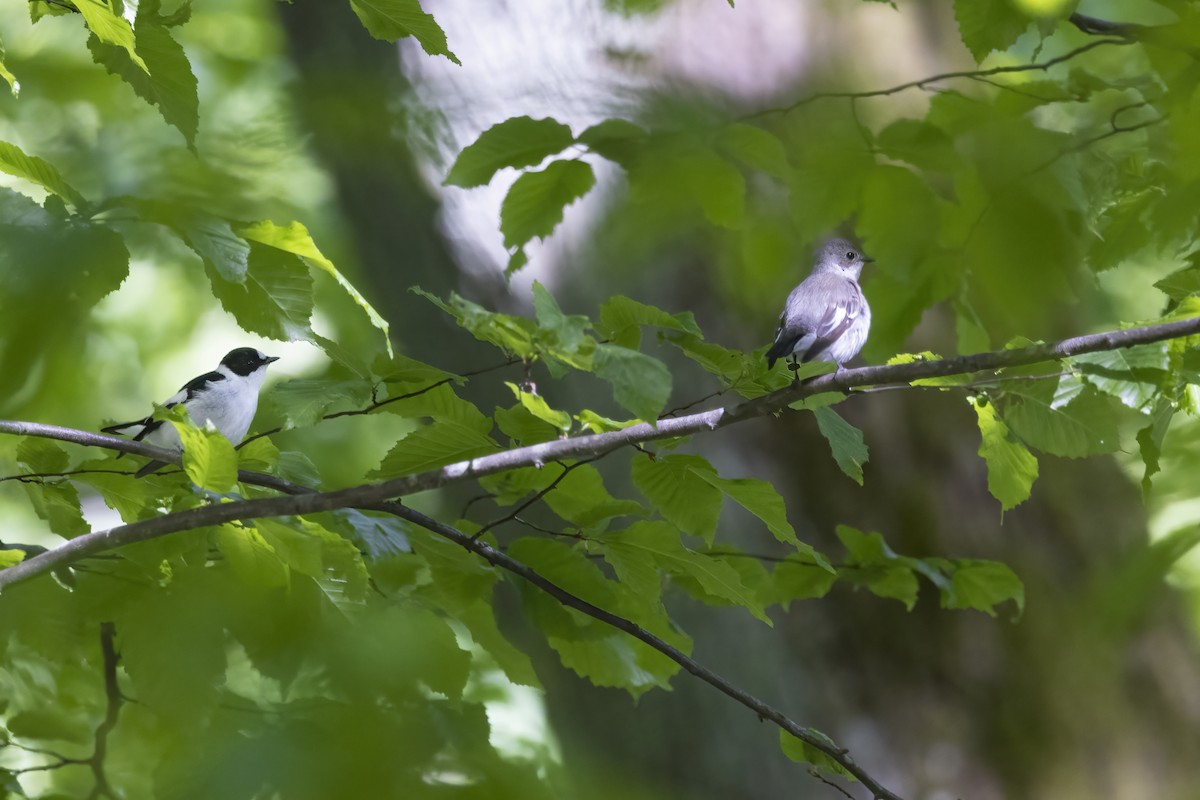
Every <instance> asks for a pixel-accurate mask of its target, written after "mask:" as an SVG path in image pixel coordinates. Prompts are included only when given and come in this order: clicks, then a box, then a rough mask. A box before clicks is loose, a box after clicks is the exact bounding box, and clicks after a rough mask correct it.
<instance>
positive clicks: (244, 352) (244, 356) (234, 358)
mask: <svg viewBox="0 0 1200 800" xmlns="http://www.w3.org/2000/svg"><path fill="white" fill-rule="evenodd" d="M278 360H279V357H278V356H267V355H263V354H262V352H261V351H259V350H255V349H254V348H253V347H239V348H237V349H236V350H230V351H229V352H228V353H226V354H225V357H224V358H222V359H221V366H222V367H225V369H227V370H229V371H230V372H232V373H233V374H234V375H242V376H245V375H250V374H252V373H254V372H256V371H258V370H260V369H265V368H266V366H267V365H268V364H270V363H271V362H272V361H278Z"/></svg>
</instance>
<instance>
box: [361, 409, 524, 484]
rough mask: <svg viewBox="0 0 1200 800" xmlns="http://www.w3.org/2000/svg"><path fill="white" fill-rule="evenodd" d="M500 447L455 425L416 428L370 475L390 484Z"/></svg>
mask: <svg viewBox="0 0 1200 800" xmlns="http://www.w3.org/2000/svg"><path fill="white" fill-rule="evenodd" d="M500 449H501V448H500V445H498V444H496V442H495V441H494V440H493V439H492V437H490V436H488V435H487V434H485V433H480V432H479V430H478V429H476V428H470V427H467V426H466V425H460V424H458V423H456V422H434V423H432V424H430V425H425V426H422V427H420V428H417V429H416V430H415V431H413V432H412V433H410V434H408V435H407V436H405V437H404V438H403V439H401V440H400V441H399V442H397V443H396V445H395V446H394V447H393V448H392V449H391V451H389V452H388V454H387V455H386V456H384V458H383V462H382V463H380V465H379V466H378V467H376V468H375V469H373V470H371V471H370V472H369V473H367V477H368V478H369V479H371V480H388V479H390V478H396V477H399V476H401V475H409V474H412V473H414V472H425V471H427V470H431V469H436V468H438V467H443V466H445V465H446V464H453V463H455V462H457V461H465V460H467V459H471V458H476V457H478V456H484V455H488V454H489V453H495V452H497V451H498V450H500Z"/></svg>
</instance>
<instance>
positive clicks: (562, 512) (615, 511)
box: [546, 464, 646, 528]
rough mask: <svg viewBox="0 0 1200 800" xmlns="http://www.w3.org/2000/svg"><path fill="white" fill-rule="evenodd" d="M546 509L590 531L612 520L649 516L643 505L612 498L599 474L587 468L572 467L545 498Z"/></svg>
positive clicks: (580, 466)
mask: <svg viewBox="0 0 1200 800" xmlns="http://www.w3.org/2000/svg"><path fill="white" fill-rule="evenodd" d="M547 477H549V476H547ZM555 477H557V476H555ZM546 483H547V484H548V483H549V481H547V482H546ZM546 505H548V506H550V509H551V510H552V511H553V512H554V513H555V514H557V515H558V516H560V517H562V518H563V519H565V520H566V521H567V522H570V523H571V524H573V525H577V526H579V527H580V528H590V527H592V526H593V525H598V524H599V523H601V522H604V521H605V520H608V519H611V518H613V517H622V516H628V515H631V514H632V515H643V514H645V513H646V508H645V507H644V506H642V504H641V503H638V502H635V501H633V500H618V499H617V498H615V497H613V496H612V495H611V494H609V492H608V489H606V488H605V486H604V480H603V478H601V477H600V472H599V471H598V470H597V469H596V468H595V467H593V466H591V465H588V464H582V465H577V466H574V467H572V469H571V471H570V472H569V473H568V474H567V476H566V477H564V478H563V479H562V480H561V481H559V483H558V486H556V487H555V488H554V490H553V491H551V492H550V493H549V494H547V495H546Z"/></svg>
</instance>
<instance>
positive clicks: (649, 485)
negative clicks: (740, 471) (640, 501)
mask: <svg viewBox="0 0 1200 800" xmlns="http://www.w3.org/2000/svg"><path fill="white" fill-rule="evenodd" d="M701 473H708V474H710V475H712V476H714V477H715V476H716V474H717V473H716V470H714V469H713V468H712V466H711V465H710V464H709V463H708V462H707V461H706V460H704V459H703V458H701V457H700V456H692V455H670V456H658V457H657V458H653V459H652V458H650V457H649V456H647V455H638V456H635V457H634V459H633V464H632V476H633V483H634V485H635V486H637V488H638V491H639V492H641V493H642V494H643V495H644V496H645V498H646V499H647V500H649V501H650V503H651V504H652V505H653V506H654V508H655V510H657V511H658V513H660V514H662V515H663V518H664V519H666V520H667V521H668V522H670V523H671V524H673V525H675V526H676V527H677V528H679V529H680V530H682V531H684V532H685V533H690V534H692V535H693V536H699V537H701V538H702V539H704V540H705V541H706V542H707V543H708V544H709V545H710V546H711V545H712V540H713V537H714V536H715V535H716V532H717V520H718V519H719V518H720V516H721V491H720V490H719V489H717V488H716V487H715V486H713V485H712V484H711V483H710V482H709V481H707V480H705V479H704V478H703V477H701Z"/></svg>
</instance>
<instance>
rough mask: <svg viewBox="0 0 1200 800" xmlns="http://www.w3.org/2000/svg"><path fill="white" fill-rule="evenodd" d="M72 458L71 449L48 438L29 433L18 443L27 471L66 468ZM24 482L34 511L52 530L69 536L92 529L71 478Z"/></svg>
mask: <svg viewBox="0 0 1200 800" xmlns="http://www.w3.org/2000/svg"><path fill="white" fill-rule="evenodd" d="M69 461H70V458H69V457H68V456H67V452H66V451H65V450H63V449H62V448H61V447H59V446H58V445H57V444H55V443H54V442H52V441H50V440H48V439H38V438H34V437H32V436H27V437H24V438H22V439H21V442H20V444H18V445H17V464H18V466H19V467H20V468H21V474H23V475H40V474H45V473H57V472H63V471H65V470H66V468H67V464H68V463H69ZM23 485H24V487H25V492H26V494H28V495H29V502H30V504H31V505H32V506H33V510H34V513H36V514H37V515H38V518H39V519H43V520H45V521H46V522H47V523H48V525H49V528H50V530H51V531H53V532H54V533H57V534H58V535H60V536H62V537H64V538H67V539H70V538H72V537H75V536H80V535H82V534H85V533H90V532H91V530H92V528H91V526H90V525H88V523H87V521H86V520H84V518H83V511H82V510H81V509H80V506H79V493H78V492H77V491H76V490H75V487H74V486H72V485H71V484H70V483H69V482H67V481H65V480H63V481H56V480H54V479H52V478H48V479H43V480H42V481H40V482H31V483H23Z"/></svg>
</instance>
